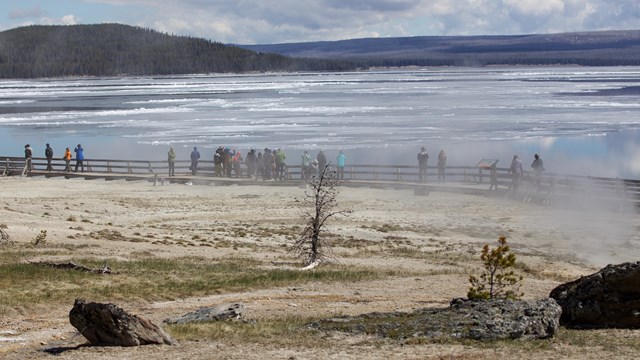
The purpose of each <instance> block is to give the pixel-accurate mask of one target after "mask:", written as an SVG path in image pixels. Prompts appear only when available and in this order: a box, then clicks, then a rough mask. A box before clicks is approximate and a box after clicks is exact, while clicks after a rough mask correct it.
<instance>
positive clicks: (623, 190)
mask: <svg viewBox="0 0 640 360" xmlns="http://www.w3.org/2000/svg"><path fill="white" fill-rule="evenodd" d="M32 165H33V170H32V171H26V168H25V159H24V158H21V157H0V175H2V176H11V175H26V176H46V177H55V176H64V177H67V178H72V177H83V178H87V179H96V178H103V179H106V180H116V179H125V180H147V181H172V182H187V181H192V182H194V183H198V182H202V183H207V182H211V181H214V180H215V181H218V180H225V181H227V182H228V181H229V180H234V181H235V182H242V183H245V182H251V180H250V179H248V178H242V177H240V178H238V177H234V178H232V179H230V178H227V177H223V178H220V177H216V176H215V170H214V164H213V161H200V162H199V163H198V174H197V176H192V175H191V171H190V169H189V167H190V165H191V163H190V161H188V160H179V161H176V164H175V173H176V176H175V177H172V178H168V176H167V175H168V169H169V167H168V164H167V162H166V161H146V160H114V159H85V160H84V166H85V172H75V171H71V172H65V171H64V169H65V162H64V161H63V160H61V159H54V160H53V161H52V166H53V171H51V172H49V171H46V167H47V162H46V159H45V158H33V160H32ZM71 169H72V170H75V161H72V162H71ZM241 169H242V171H241V172H242V173H243V174H246V167H244V166H242V167H241ZM437 175H438V172H437V168H436V167H435V166H433V167H432V166H430V167H428V170H427V182H426V184H423V183H419V182H418V179H419V177H418V167H417V166H411V165H375V164H353V165H348V166H346V167H345V171H344V178H345V185H347V186H392V187H396V188H400V187H401V188H413V189H422V190H424V189H427V190H429V189H431V190H436V189H438V190H444V191H446V190H456V189H458V190H459V189H460V187H464V186H467V188H468V189H475V190H476V191H480V190H481V191H482V192H486V191H488V190H489V189H490V188H491V190H497V192H503V193H516V192H515V191H512V190H513V189H511V184H512V180H513V176H512V174H510V173H509V169H507V168H500V167H495V168H493V171H492V169H486V168H484V169H482V168H478V167H475V166H447V167H446V168H445V181H444V182H438V176H437ZM286 178H287V181H289V182H292V181H295V182H299V181H301V166H300V165H292V166H288V167H287V174H286ZM518 193H519V194H521V196H524V197H527V196H529V197H531V198H540V199H543V200H541V201H554V202H557V201H559V200H563V199H573V201H575V200H576V199H579V200H580V201H587V199H589V200H595V201H596V203H597V202H598V201H604V202H606V203H607V204H613V205H614V207H620V208H622V207H632V208H636V207H638V206H640V180H633V179H618V178H606V177H591V176H578V175H565V174H555V173H544V174H543V175H542V176H541V177H540V184H539V185H538V184H535V183H534V181H533V175H532V174H531V173H529V172H527V173H525V176H524V184H523V187H522V188H521V189H520V190H519V192H518ZM603 204H604V203H603Z"/></svg>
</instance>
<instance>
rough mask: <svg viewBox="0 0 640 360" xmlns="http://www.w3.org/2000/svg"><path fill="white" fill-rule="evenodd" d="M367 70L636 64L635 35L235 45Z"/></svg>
mask: <svg viewBox="0 0 640 360" xmlns="http://www.w3.org/2000/svg"><path fill="white" fill-rule="evenodd" d="M238 46H241V47H243V48H245V49H250V50H255V51H264V52H271V53H277V54H282V55H287V56H292V57H306V58H309V57H316V58H323V59H334V60H348V61H354V62H356V63H357V64H358V65H359V66H361V67H371V66H409V65H416V66H485V65H564V64H567V65H588V66H615V65H640V31H637V30H634V31H600V32H582V33H559V34H533V35H512V36H416V37H396V38H368V39H352V40H342V41H322V42H306V43H288V44H271V45H238Z"/></svg>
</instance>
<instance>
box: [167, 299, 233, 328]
mask: <svg viewBox="0 0 640 360" xmlns="http://www.w3.org/2000/svg"><path fill="white" fill-rule="evenodd" d="M242 317H244V305H243V304H240V303H235V304H223V305H219V306H216V307H212V308H202V309H198V310H196V311H194V312H190V313H188V314H185V315H182V316H180V317H178V318H175V319H166V320H164V322H165V323H169V324H187V323H194V322H205V321H221V320H231V319H241V318H242Z"/></svg>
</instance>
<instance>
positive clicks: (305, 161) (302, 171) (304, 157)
mask: <svg viewBox="0 0 640 360" xmlns="http://www.w3.org/2000/svg"><path fill="white" fill-rule="evenodd" d="M309 165H311V155H309V151H307V150H305V151H304V153H303V154H302V163H301V164H300V178H301V179H305V175H304V174H305V172H306V170H307V167H308V166H309Z"/></svg>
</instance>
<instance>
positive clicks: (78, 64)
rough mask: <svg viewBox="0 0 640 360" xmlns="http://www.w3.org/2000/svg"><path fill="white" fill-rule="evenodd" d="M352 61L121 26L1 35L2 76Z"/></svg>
mask: <svg viewBox="0 0 640 360" xmlns="http://www.w3.org/2000/svg"><path fill="white" fill-rule="evenodd" d="M353 67H354V65H353V64H352V63H350V62H347V61H343V60H338V61H331V60H323V59H317V58H316V59H305V58H290V57H287V56H283V55H277V54H268V53H258V52H255V51H252V50H246V49H242V48H239V47H235V46H229V45H224V44H221V43H217V42H212V41H208V40H204V39H199V38H193V37H185V36H174V35H168V34H163V33H160V32H157V31H154V30H151V29H144V28H139V27H133V26H128V25H120V24H100V25H72V26H26V27H20V28H15V29H11V30H7V31H3V32H0V78H5V79H6V78H40V77H62V76H121V75H169V74H203V73H246V72H265V71H342V70H351V69H353Z"/></svg>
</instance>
